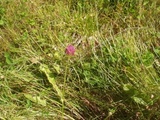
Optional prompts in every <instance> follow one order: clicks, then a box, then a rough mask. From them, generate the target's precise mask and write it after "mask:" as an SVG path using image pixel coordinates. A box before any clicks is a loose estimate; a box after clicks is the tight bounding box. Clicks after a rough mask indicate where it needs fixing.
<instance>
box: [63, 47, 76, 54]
mask: <svg viewBox="0 0 160 120" xmlns="http://www.w3.org/2000/svg"><path fill="white" fill-rule="evenodd" d="M65 53H66V54H68V55H74V53H75V47H74V46H73V45H68V46H67V48H66V50H65Z"/></svg>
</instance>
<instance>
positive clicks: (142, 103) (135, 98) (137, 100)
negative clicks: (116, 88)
mask: <svg viewBox="0 0 160 120" xmlns="http://www.w3.org/2000/svg"><path fill="white" fill-rule="evenodd" d="M132 99H133V100H134V101H135V102H136V103H138V104H141V105H145V106H146V105H147V103H146V102H145V101H144V100H143V99H142V98H139V97H135V96H133V97H132Z"/></svg>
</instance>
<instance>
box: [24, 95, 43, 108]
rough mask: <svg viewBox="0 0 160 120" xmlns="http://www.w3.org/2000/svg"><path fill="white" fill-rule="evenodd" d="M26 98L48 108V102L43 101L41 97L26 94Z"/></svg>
mask: <svg viewBox="0 0 160 120" xmlns="http://www.w3.org/2000/svg"><path fill="white" fill-rule="evenodd" d="M24 96H25V97H26V98H27V99H29V100H30V101H32V102H35V103H37V104H40V105H43V106H46V100H42V99H41V98H40V97H39V96H32V95H30V94H24Z"/></svg>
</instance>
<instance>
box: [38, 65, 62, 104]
mask: <svg viewBox="0 0 160 120" xmlns="http://www.w3.org/2000/svg"><path fill="white" fill-rule="evenodd" d="M40 70H41V71H42V72H44V73H45V75H46V77H47V79H48V81H49V83H51V84H52V86H53V89H54V90H55V91H56V92H57V94H58V96H59V97H60V99H61V102H62V103H63V102H64V97H63V94H62V92H61V90H60V89H59V87H58V86H57V84H56V81H55V79H54V77H53V76H51V74H52V72H51V71H50V70H49V68H48V66H47V65H45V64H41V65H40Z"/></svg>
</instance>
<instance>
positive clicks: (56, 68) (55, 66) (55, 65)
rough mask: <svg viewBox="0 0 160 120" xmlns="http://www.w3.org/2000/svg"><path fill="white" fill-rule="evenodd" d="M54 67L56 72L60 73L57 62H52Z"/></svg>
mask: <svg viewBox="0 0 160 120" xmlns="http://www.w3.org/2000/svg"><path fill="white" fill-rule="evenodd" d="M53 67H54V69H55V70H56V72H57V73H58V74H60V73H61V68H60V66H59V65H58V64H56V63H55V64H54V66H53Z"/></svg>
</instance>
